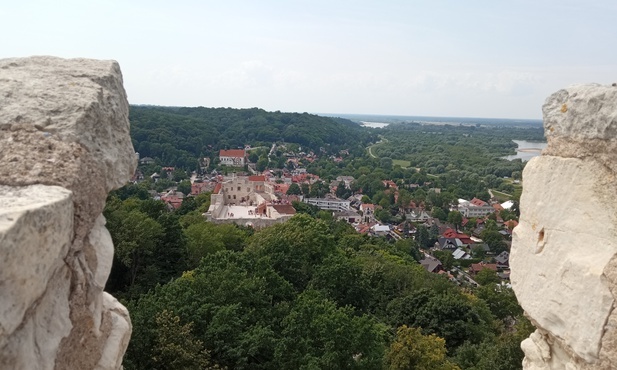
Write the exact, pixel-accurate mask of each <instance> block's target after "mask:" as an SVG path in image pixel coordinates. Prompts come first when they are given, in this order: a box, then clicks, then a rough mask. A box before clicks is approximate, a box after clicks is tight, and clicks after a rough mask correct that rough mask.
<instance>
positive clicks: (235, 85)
mask: <svg viewBox="0 0 617 370" xmlns="http://www.w3.org/2000/svg"><path fill="white" fill-rule="evenodd" d="M0 19H1V21H0V32H1V34H2V37H0V58H5V57H20V56H30V55H55V56H60V57H67V58H69V57H86V58H98V59H115V60H117V61H118V62H119V63H120V66H121V68H122V72H123V75H124V83H125V88H126V90H127V93H128V97H129V102H130V103H132V104H155V105H173V106H205V107H234V108H247V107H259V108H263V109H266V110H270V111H273V110H280V111H285V112H320V113H357V114H391V115H423V116H454V117H496V118H533V119H539V118H541V115H542V113H541V106H542V104H543V102H544V100H545V99H546V97H547V96H548V95H550V94H551V93H552V92H554V91H557V90H558V89H560V88H562V87H566V86H568V85H571V84H575V83H588V82H598V83H602V84H611V83H613V82H617V47H616V46H617V20H616V19H617V1H614V0H606V1H593V0H587V1H582V0H579V1H570V0H562V1H553V0H546V1H544V0H521V1H516V0H510V1H499V0H477V1H476V0H466V1H463V0H451V1H438V0H425V1H413V0H401V1H395V0H373V1H368V0H354V1H346V0H345V1H337V0H327V1H326V0H310V1H295V0H280V1H274V0H252V1H250V0H246V1H233V0H218V1H197V0H195V1H184V0H175V1H159V0H149V1H141V0H138V1H130V0H124V1H120V0H117V1H114V0H107V1H103V0H79V1H77V0H66V1H65V0H55V1H36V0H34V1H4V2H3V4H2V5H0Z"/></svg>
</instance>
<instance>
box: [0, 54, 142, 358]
mask: <svg viewBox="0 0 617 370" xmlns="http://www.w3.org/2000/svg"><path fill="white" fill-rule="evenodd" d="M0 163H2V165H1V166H0V253H1V256H2V258H1V259H0V297H2V299H0V368H2V369H4V368H7V369H8V368H10V369H95V368H96V369H118V368H120V367H121V361H122V356H123V355H124V351H125V350H126V346H127V345H128V339H129V337H130V332H131V324H130V319H129V316H128V312H127V311H126V309H125V308H124V307H122V305H120V303H118V302H117V301H116V300H115V299H114V298H113V297H111V296H109V295H108V294H107V293H104V292H103V288H104V286H105V282H106V280H107V278H108V276H109V273H110V270H111V262H112V260H113V244H112V241H111V237H110V235H109V232H108V231H107V230H106V229H105V219H104V218H103V216H102V215H101V212H102V210H103V207H104V205H105V199H106V197H107V193H108V192H109V191H110V190H112V189H114V188H118V187H120V186H122V185H123V184H124V183H126V181H128V180H129V178H130V176H131V175H132V173H133V172H134V170H135V165H136V160H135V154H134V150H133V147H132V145H131V140H130V136H129V123H128V102H127V99H126V93H125V92H124V88H123V86H122V75H121V73H120V67H119V66H118V64H117V63H116V62H114V61H97V60H89V59H69V60H67V59H60V58H54V57H32V58H22V59H3V60H0Z"/></svg>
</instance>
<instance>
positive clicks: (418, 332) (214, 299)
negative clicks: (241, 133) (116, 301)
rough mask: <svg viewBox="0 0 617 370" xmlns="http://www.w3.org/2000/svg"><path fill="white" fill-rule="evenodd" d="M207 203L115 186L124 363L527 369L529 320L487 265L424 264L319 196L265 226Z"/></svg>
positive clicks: (109, 212)
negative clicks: (466, 275) (210, 210)
mask: <svg viewBox="0 0 617 370" xmlns="http://www.w3.org/2000/svg"><path fill="white" fill-rule="evenodd" d="M140 194H141V196H142V198H144V199H139V196H140ZM203 207H207V201H206V199H205V197H201V198H199V199H196V200H195V201H193V202H192V203H191V204H189V205H186V206H184V205H183V208H180V209H178V210H176V211H173V212H169V211H167V210H166V209H165V207H164V205H163V203H162V202H160V201H154V200H151V199H147V198H146V196H144V195H143V193H142V192H139V189H135V188H134V189H133V190H131V191H122V192H114V193H113V194H112V195H111V196H110V199H109V201H108V203H107V207H106V209H105V216H106V218H107V220H108V227H109V229H110V232H111V234H112V237H113V239H114V244H115V245H116V255H115V257H114V258H115V261H114V268H113V270H112V276H111V277H110V280H109V283H108V286H107V289H108V290H109V291H110V292H112V293H113V294H114V295H116V296H118V297H120V299H121V300H122V301H123V302H124V303H125V304H126V305H127V306H128V308H129V311H130V312H131V318H132V321H133V335H132V338H131V342H130V345H129V349H128V352H127V354H126V356H125V359H124V366H125V368H126V369H196V368H212V369H215V368H228V369H381V368H385V369H457V368H461V369H491V370H493V369H518V368H520V364H521V361H522V356H523V354H522V352H521V350H520V348H519V344H520V341H521V340H522V339H523V338H524V337H525V336H527V335H528V334H529V332H530V330H531V326H530V325H529V323H528V322H527V321H526V319H524V318H523V316H522V311H521V309H520V307H519V306H518V304H517V303H516V299H515V297H514V295H513V293H512V291H511V290H509V289H499V288H496V286H495V285H494V284H493V282H494V281H495V280H494V279H491V277H490V276H489V277H488V278H487V279H486V280H485V281H486V285H484V286H481V287H479V288H473V289H472V288H467V289H465V290H462V289H461V288H459V287H457V286H456V285H454V284H452V283H451V282H450V281H448V280H447V278H446V277H444V276H441V275H436V274H430V273H428V272H426V271H425V270H424V269H423V268H422V267H421V266H420V265H419V264H418V263H417V261H416V258H419V256H420V254H419V253H418V245H417V244H416V242H415V241H413V240H411V239H406V240H400V241H397V242H387V241H386V240H385V239H381V238H371V237H368V236H365V235H360V234H357V233H356V232H355V230H354V229H353V228H352V227H351V226H350V225H348V224H346V223H343V222H337V221H334V220H332V218H331V216H330V215H329V214H327V213H324V212H316V210H314V209H311V207H305V208H301V209H300V210H301V211H303V212H307V213H301V214H298V215H296V216H295V217H294V218H292V219H291V220H290V221H288V222H287V223H285V224H280V225H276V226H272V227H270V228H266V229H263V230H261V231H253V230H252V229H247V228H240V227H237V226H235V225H229V224H227V225H214V224H210V223H208V222H206V221H204V220H203V218H202V217H201V216H200V213H201V211H202V210H203ZM311 214H312V215H315V216H312V215H311ZM414 257H415V258H414Z"/></svg>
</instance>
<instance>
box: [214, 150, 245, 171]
mask: <svg viewBox="0 0 617 370" xmlns="http://www.w3.org/2000/svg"><path fill="white" fill-rule="evenodd" d="M219 160H220V162H221V164H222V165H225V166H232V167H243V166H244V165H245V164H246V152H245V151H244V149H231V150H221V151H220V152H219Z"/></svg>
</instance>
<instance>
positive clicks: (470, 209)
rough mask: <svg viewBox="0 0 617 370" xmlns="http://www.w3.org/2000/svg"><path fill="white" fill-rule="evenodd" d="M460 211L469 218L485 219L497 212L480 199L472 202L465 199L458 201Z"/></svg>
mask: <svg viewBox="0 0 617 370" xmlns="http://www.w3.org/2000/svg"><path fill="white" fill-rule="evenodd" d="M458 211H459V212H461V214H462V215H463V216H464V217H467V218H470V217H484V216H486V215H489V214H491V213H493V212H495V208H493V206H491V205H490V204H488V203H486V202H485V201H483V200H481V199H478V198H473V199H472V200H470V201H468V200H465V199H459V200H458Z"/></svg>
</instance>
